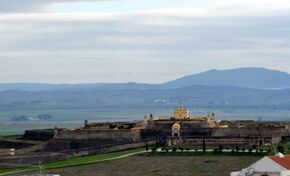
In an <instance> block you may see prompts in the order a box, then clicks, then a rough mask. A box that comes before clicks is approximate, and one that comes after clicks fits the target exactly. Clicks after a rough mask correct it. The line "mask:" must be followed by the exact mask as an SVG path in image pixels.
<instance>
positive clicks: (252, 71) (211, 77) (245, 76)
mask: <svg viewBox="0 0 290 176" xmlns="http://www.w3.org/2000/svg"><path fill="white" fill-rule="evenodd" d="M194 85H205V86H234V87H245V88H255V89H286V88H290V75H289V74H288V73H285V72H281V71H276V70H269V69H265V68H239V69H231V70H209V71H206V72H202V73H198V74H193V75H188V76H184V77H182V78H179V79H176V80H173V81H169V82H166V83H163V84H149V83H135V82H129V83H80V84H40V83H10V84H4V83H2V84H0V91H7V90H18V91H55V90H87V89H98V90H121V89H138V90H141V89H176V88H182V87H188V86H194Z"/></svg>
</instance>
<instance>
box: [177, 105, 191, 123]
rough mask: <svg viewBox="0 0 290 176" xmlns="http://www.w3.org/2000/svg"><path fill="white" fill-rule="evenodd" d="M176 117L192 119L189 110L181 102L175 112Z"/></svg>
mask: <svg viewBox="0 0 290 176" xmlns="http://www.w3.org/2000/svg"><path fill="white" fill-rule="evenodd" d="M173 115H174V119H176V120H187V119H190V116H189V111H188V110H187V109H185V108H184V107H183V105H182V104H181V105H180V106H179V109H176V110H175V111H174V113H173Z"/></svg>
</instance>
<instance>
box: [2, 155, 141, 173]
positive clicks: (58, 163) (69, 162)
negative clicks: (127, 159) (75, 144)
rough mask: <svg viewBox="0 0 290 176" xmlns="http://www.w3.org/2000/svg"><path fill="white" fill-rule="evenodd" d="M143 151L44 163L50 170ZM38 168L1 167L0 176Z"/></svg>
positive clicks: (35, 166)
mask: <svg viewBox="0 0 290 176" xmlns="http://www.w3.org/2000/svg"><path fill="white" fill-rule="evenodd" d="M141 151H142V149H133V150H126V151H120V152H112V153H105V154H98V155H93V156H85V157H72V158H69V159H67V160H61V161H56V162H52V163H48V164H44V168H45V170H50V169H58V168H64V167H73V166H80V165H87V164H94V163H98V162H104V161H106V160H109V159H111V158H115V157H120V156H122V155H127V154H133V153H135V152H141ZM37 170H38V165H34V166H29V167H18V168H7V169H0V176H4V175H9V174H14V173H26V172H32V171H37Z"/></svg>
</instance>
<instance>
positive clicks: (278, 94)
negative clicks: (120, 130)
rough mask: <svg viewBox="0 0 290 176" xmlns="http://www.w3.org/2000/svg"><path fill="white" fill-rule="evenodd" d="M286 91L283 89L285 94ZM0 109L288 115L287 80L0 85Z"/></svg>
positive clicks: (226, 76) (227, 77)
mask: <svg viewBox="0 0 290 176" xmlns="http://www.w3.org/2000/svg"><path fill="white" fill-rule="evenodd" d="M288 88H289V89H288ZM0 90H1V91H0V100H1V101H0V108H1V109H2V110H7V109H11V111H14V110H18V109H25V110H34V109H43V108H51V109H54V108H59V109H61V108H72V109H76V108H95V107H109V108H110V107H119V108H120V107H121V108H122V107H123V108H132V107H141V108H148V109H150V108H152V107H170V108H171V107H176V106H177V105H178V103H180V102H183V103H184V104H186V105H187V107H201V108H219V109H238V108H247V109H258V110H263V109H267V110H271V109H273V110H277V109H278V110H290V75H289V74H287V73H284V72H280V71H273V70H267V69H264V68H241V69H233V70H221V71H219V70H210V71H207V72H203V73H199V74H195V75H190V76H185V77H183V78H180V79H177V80H174V81H170V82H167V83H162V84H140V83H114V84H105V83H96V84H75V85H73V84H59V85H53V84H22V83H18V84H1V85H0Z"/></svg>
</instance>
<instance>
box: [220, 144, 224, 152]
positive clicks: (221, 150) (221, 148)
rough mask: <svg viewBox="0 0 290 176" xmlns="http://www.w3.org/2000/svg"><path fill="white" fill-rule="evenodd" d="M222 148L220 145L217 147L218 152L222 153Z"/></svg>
mask: <svg viewBox="0 0 290 176" xmlns="http://www.w3.org/2000/svg"><path fill="white" fill-rule="evenodd" d="M223 149H224V147H223V146H222V145H219V152H220V153H222V152H223Z"/></svg>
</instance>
